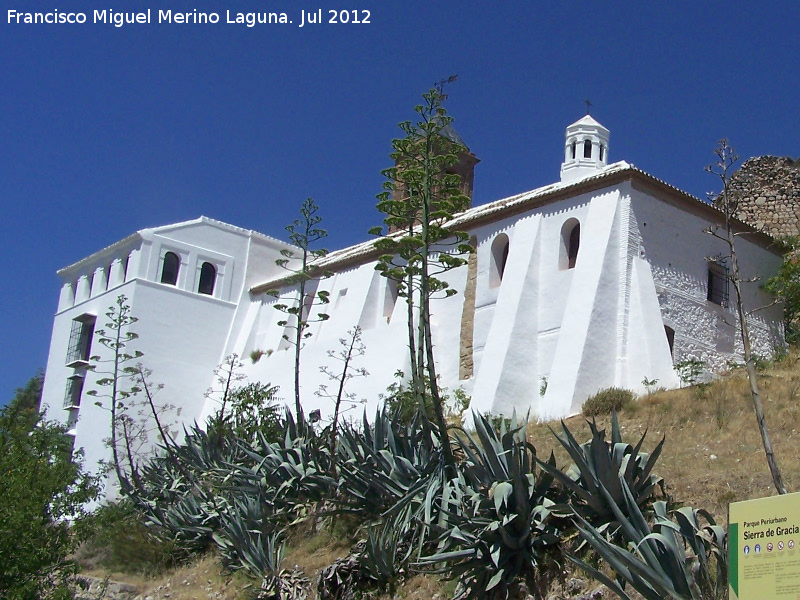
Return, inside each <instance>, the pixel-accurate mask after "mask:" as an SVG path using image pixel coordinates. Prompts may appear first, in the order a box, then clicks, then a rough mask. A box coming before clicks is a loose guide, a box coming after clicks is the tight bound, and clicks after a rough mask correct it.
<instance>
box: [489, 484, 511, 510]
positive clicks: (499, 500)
mask: <svg viewBox="0 0 800 600" xmlns="http://www.w3.org/2000/svg"><path fill="white" fill-rule="evenodd" d="M513 491H514V486H513V485H511V484H510V483H509V482H507V481H501V482H499V483H498V484H496V485H495V486H494V495H493V499H494V509H495V511H496V512H497V513H498V514H499V513H500V507H501V506H502V505H503V504H505V505H506V506H507V505H508V497H509V496H510V495H511V493H512V492H513Z"/></svg>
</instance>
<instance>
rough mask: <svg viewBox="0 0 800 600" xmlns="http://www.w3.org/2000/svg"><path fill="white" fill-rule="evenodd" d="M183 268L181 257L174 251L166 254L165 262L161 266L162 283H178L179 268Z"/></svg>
mask: <svg viewBox="0 0 800 600" xmlns="http://www.w3.org/2000/svg"><path fill="white" fill-rule="evenodd" d="M180 268H181V259H180V258H179V257H178V255H177V254H175V253H174V252H167V253H166V254H165V255H164V264H163V265H162V267H161V283H166V284H168V285H176V284H177V283H178V270H179V269H180Z"/></svg>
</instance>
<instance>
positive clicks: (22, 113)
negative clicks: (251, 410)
mask: <svg viewBox="0 0 800 600" xmlns="http://www.w3.org/2000/svg"><path fill="white" fill-rule="evenodd" d="M0 4H2V8H3V10H2V12H1V13H0V17H2V19H1V20H0V68H1V69H2V85H1V86H0V194H1V195H0V202H2V209H3V210H2V215H3V218H2V219H0V236H2V237H1V238H0V239H2V240H3V249H4V253H5V255H6V259H5V261H4V269H3V275H4V277H3V279H4V285H3V286H2V288H0V299H1V300H2V311H0V340H2V344H0V402H5V401H6V400H7V399H8V398H10V397H11V395H12V394H13V391H14V389H15V388H17V387H19V386H22V385H24V384H25V382H26V381H27V380H28V378H29V377H31V376H32V375H33V374H35V373H36V371H37V369H39V368H40V367H44V366H45V362H46V359H47V352H48V345H49V339H50V329H51V326H52V318H53V314H54V312H55V309H56V305H57V301H58V293H59V287H60V284H59V279H58V277H57V276H56V271H57V270H58V269H59V268H61V267H64V266H66V265H69V264H71V263H72V262H75V261H77V260H79V259H80V258H82V257H84V256H87V255H89V254H91V253H92V252H95V251H97V250H99V249H101V248H103V247H105V246H107V245H109V244H111V243H113V242H115V241H117V240H119V239H121V238H123V237H125V236H127V235H128V234H130V233H132V232H133V231H135V230H137V229H141V228H144V227H150V226H156V225H163V224H167V223H171V222H176V221H183V220H187V219H191V218H195V217H197V216H199V215H207V216H209V217H213V218H216V219H220V220H222V221H226V222H229V223H232V224H235V225H239V226H242V227H246V228H251V229H256V230H258V231H261V232H262V233H266V234H269V235H272V236H276V237H282V238H283V237H285V236H284V226H285V225H286V224H287V223H289V222H290V221H291V220H293V219H294V218H295V217H296V215H297V208H298V207H299V205H300V203H301V202H302V201H303V200H304V199H305V198H306V197H309V196H311V197H314V198H315V200H316V201H317V203H318V204H319V205H320V206H321V214H322V216H323V218H324V223H323V224H324V226H325V227H326V228H327V230H328V232H329V238H328V240H327V244H326V246H327V247H328V248H329V249H335V248H340V247H343V246H346V245H349V244H352V243H356V242H358V241H361V240H363V239H366V237H367V235H366V231H367V230H368V229H369V228H370V227H371V226H373V225H377V224H379V223H380V215H379V214H378V213H377V212H376V211H375V208H374V204H375V194H377V193H378V192H380V189H381V183H382V179H381V176H380V171H381V169H383V168H385V167H388V166H390V160H389V158H388V155H389V152H390V150H391V139H392V138H393V137H397V135H398V134H399V130H398V129H397V126H396V125H397V123H398V122H400V121H402V120H406V119H410V118H412V117H413V112H412V107H413V106H414V104H416V103H417V102H418V101H419V98H420V95H421V94H422V92H424V91H425V90H426V89H428V88H429V87H430V86H431V85H432V84H433V83H434V82H436V81H437V80H439V79H441V78H444V77H447V76H449V75H451V74H458V81H457V82H456V83H454V84H453V85H451V86H450V87H449V89H448V90H447V91H448V93H449V95H450V97H449V99H448V101H447V108H448V109H449V111H450V113H451V114H452V116H453V117H454V118H455V123H454V126H455V128H456V130H457V131H458V132H459V133H460V135H461V136H462V137H463V138H464V140H465V141H466V142H467V144H468V145H469V146H470V148H471V150H472V151H473V152H474V153H475V154H476V155H477V156H478V157H479V158H480V159H481V163H480V164H479V165H478V167H477V169H476V176H475V203H476V204H482V203H485V202H489V201H492V200H496V199H498V198H502V197H505V196H509V195H512V194H515V193H518V192H521V191H524V190H528V189H532V188H535V187H538V186H541V185H545V184H548V183H552V182H553V181H555V180H557V179H558V173H559V166H560V163H561V160H562V144H563V135H564V128H565V126H566V125H568V124H569V123H571V122H573V121H575V120H577V119H578V118H580V117H581V116H582V115H583V114H585V105H584V104H583V100H584V99H585V98H587V97H588V98H590V99H591V101H592V103H593V108H592V115H593V116H594V117H595V118H596V119H597V120H599V121H600V122H601V123H603V124H604V125H606V126H607V127H608V128H609V129H610V130H611V143H610V159H611V161H617V160H627V161H628V162H631V163H633V164H635V165H636V166H638V167H640V168H642V169H644V170H645V171H647V172H649V173H651V174H653V175H655V176H657V177H659V178H661V179H664V180H665V181H667V182H669V183H671V184H673V185H676V186H677V187H679V188H681V189H684V190H686V191H688V192H690V193H692V194H694V195H697V196H701V197H702V196H704V195H705V192H706V191H708V190H710V189H713V188H714V187H715V186H716V182H715V181H714V179H713V178H712V177H711V176H709V175H707V174H706V173H704V172H703V167H704V166H705V165H706V164H708V163H709V162H711V159H712V154H711V152H712V149H713V148H714V145H715V143H716V141H717V140H718V139H719V138H721V137H728V138H730V140H731V142H732V143H733V145H734V146H735V148H736V149H737V150H738V153H739V155H740V156H742V157H743V158H747V157H750V156H758V155H762V154H774V155H781V156H793V157H797V156H798V155H800V119H799V118H798V109H797V106H798V97H800V93H798V92H800V84H798V79H799V78H798V72H797V57H798V56H800V51H799V50H800V47H799V46H800V41H799V39H800V38H799V36H798V33H797V32H798V25H800V3H797V2H772V3H763V6H756V5H755V4H754V3H745V2H736V1H728V2H660V3H639V2H625V3H622V2H607V3H599V2H561V3H551V2H547V3H545V2H519V1H509V2H503V3H497V5H496V6H495V5H493V4H492V3H488V2H469V1H462V2H457V1H450V0H448V1H437V0H427V1H424V2H422V1H417V0H405V1H403V2H400V1H397V0H381V1H380V2H375V1H373V0H364V1H359V2H355V3H353V2H349V3H337V2H332V1H331V0H309V1H308V2H303V3H296V2H288V1H281V0H266V1H261V2H258V1H251V2H244V1H242V0H231V2H229V3H223V2H219V1H215V0H196V1H190V0H172V1H171V2H168V3H165V2H159V1H157V0H153V1H152V2H148V1H147V0H122V1H118V2H114V3H109V2H100V0H95V1H94V2H86V1H84V0H74V1H70V0H67V1H66V2H58V3H56V2H53V1H52V0H25V1H24V2H19V3H18V4H14V3H13V1H12V0H2V3H0ZM112 5H113V6H112ZM55 8H57V9H58V11H59V12H61V13H65V12H69V11H75V12H84V13H86V15H87V22H86V23H85V24H82V25H79V24H76V25H67V24H61V25H24V24H22V23H20V24H16V23H11V24H9V23H8V10H9V9H11V10H17V11H30V12H48V11H49V12H52V11H53V10H54V9H55ZM109 8H112V9H113V10H115V11H128V12H133V11H144V10H147V9H150V10H151V14H152V21H153V22H151V23H150V24H136V25H124V26H123V27H120V28H117V27H114V26H113V25H110V24H102V23H97V24H95V23H92V18H93V11H94V10H103V9H109ZM159 9H172V10H173V11H191V10H193V9H197V10H198V11H205V12H217V13H218V14H219V15H220V22H219V23H217V24H206V25H200V24H175V23H173V24H164V23H161V24H159V23H157V16H158V10H159ZM319 9H322V12H323V17H324V21H327V19H328V16H329V12H328V11H329V10H332V9H340V10H341V9H349V10H350V11H351V12H350V14H351V15H352V10H358V11H359V15H360V17H362V18H363V16H364V13H363V11H369V12H370V17H369V20H370V23H363V24H330V23H327V22H325V23H323V24H318V25H306V26H305V27H303V28H300V27H298V25H299V22H300V18H301V10H305V11H316V10H319ZM226 11H230V12H231V14H232V15H234V14H235V13H236V12H248V11H249V12H286V13H287V15H288V18H289V19H291V20H292V21H293V23H292V24H285V25H256V26H254V27H252V28H248V27H246V26H243V25H235V24H227V23H226V22H225V21H226V20H227V19H226Z"/></svg>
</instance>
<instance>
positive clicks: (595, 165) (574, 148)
mask: <svg viewBox="0 0 800 600" xmlns="http://www.w3.org/2000/svg"><path fill="white" fill-rule="evenodd" d="M565 137H566V141H565V144H564V162H563V163H561V181H562V182H565V183H568V182H571V181H577V180H578V179H583V178H584V177H588V176H589V175H594V174H595V173H597V172H599V171H601V170H603V169H604V168H605V166H606V165H607V164H608V138H609V131H608V129H606V128H605V127H603V126H602V125H601V124H600V123H598V122H597V121H595V120H594V118H592V116H591V115H589V114H588V113H587V115H586V116H585V117H583V118H582V119H580V120H578V121H575V122H574V123H573V124H572V125H569V126H568V127H567V131H566V136H565Z"/></svg>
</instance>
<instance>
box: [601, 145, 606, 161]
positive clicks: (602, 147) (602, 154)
mask: <svg viewBox="0 0 800 600" xmlns="http://www.w3.org/2000/svg"><path fill="white" fill-rule="evenodd" d="M605 150H606V147H605V146H603V144H600V161H601V162H602V161H603V156H604V154H605Z"/></svg>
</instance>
